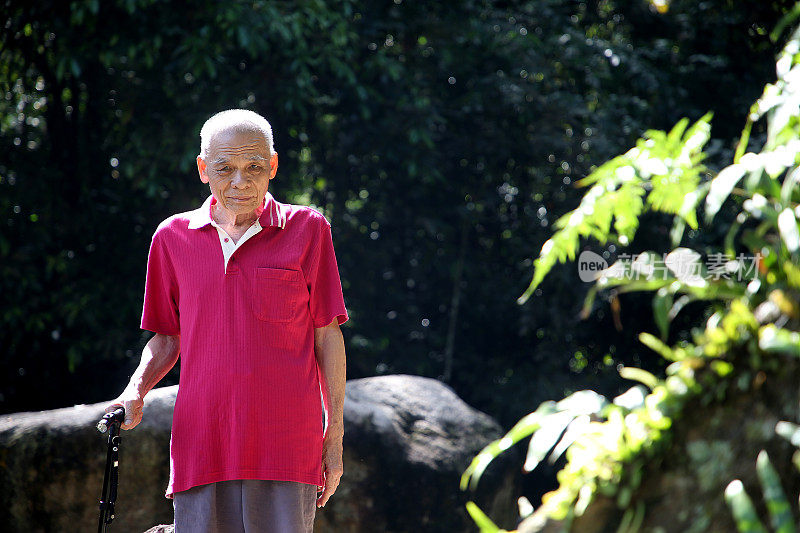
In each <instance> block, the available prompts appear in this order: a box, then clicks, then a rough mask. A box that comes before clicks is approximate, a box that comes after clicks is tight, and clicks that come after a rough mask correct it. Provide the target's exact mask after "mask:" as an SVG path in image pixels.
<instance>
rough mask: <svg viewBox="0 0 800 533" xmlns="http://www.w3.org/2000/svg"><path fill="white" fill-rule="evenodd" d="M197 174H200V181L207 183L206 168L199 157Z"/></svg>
mask: <svg viewBox="0 0 800 533" xmlns="http://www.w3.org/2000/svg"><path fill="white" fill-rule="evenodd" d="M197 173H198V174H200V181H202V182H203V183H208V166H207V165H206V162H205V161H204V160H203V158H202V157H201V156H199V155H198V156H197Z"/></svg>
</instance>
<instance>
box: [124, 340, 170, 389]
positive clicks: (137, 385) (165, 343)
mask: <svg viewBox="0 0 800 533" xmlns="http://www.w3.org/2000/svg"><path fill="white" fill-rule="evenodd" d="M180 346H181V338H180V336H178V335H162V334H160V333H156V334H155V335H154V336H153V338H151V339H150V340H149V341H148V342H147V345H146V346H145V347H144V350H142V360H141V362H140V363H139V366H138V367H137V368H136V371H135V372H134V373H133V376H131V379H130V382H129V383H128V386H127V387H126V389H125V391H126V392H127V393H134V394H136V395H138V396H139V397H140V398H144V397H145V395H146V394H147V393H148V392H150V390H151V389H152V388H153V387H155V386H156V384H157V383H158V382H159V381H161V378H163V377H164V376H166V375H167V373H168V372H169V371H170V370H171V369H172V367H173V366H175V363H176V362H177V361H178V354H179V353H180Z"/></svg>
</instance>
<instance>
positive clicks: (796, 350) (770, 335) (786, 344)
mask: <svg viewBox="0 0 800 533" xmlns="http://www.w3.org/2000/svg"><path fill="white" fill-rule="evenodd" d="M758 347H759V348H761V349H762V350H764V351H765V352H772V353H787V354H790V355H794V356H795V357H800V333H798V332H796V331H788V330H785V329H782V328H779V327H776V326H775V325H774V324H767V325H765V326H762V327H761V328H760V329H759V330H758Z"/></svg>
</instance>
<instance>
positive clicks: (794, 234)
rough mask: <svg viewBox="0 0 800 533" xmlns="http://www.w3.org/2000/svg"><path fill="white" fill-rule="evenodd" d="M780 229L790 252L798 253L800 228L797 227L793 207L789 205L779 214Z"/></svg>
mask: <svg viewBox="0 0 800 533" xmlns="http://www.w3.org/2000/svg"><path fill="white" fill-rule="evenodd" d="M778 231H780V234H781V239H782V240H783V243H784V244H785V245H786V249H787V250H789V253H792V254H794V253H796V252H797V250H798V249H800V230H798V228H797V219H796V218H795V216H794V210H792V209H791V208H788V207H787V208H786V209H784V210H783V211H781V214H780V215H778Z"/></svg>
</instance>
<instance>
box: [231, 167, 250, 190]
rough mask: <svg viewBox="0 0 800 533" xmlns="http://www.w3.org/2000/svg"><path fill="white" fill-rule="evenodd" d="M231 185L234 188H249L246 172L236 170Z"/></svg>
mask: <svg viewBox="0 0 800 533" xmlns="http://www.w3.org/2000/svg"><path fill="white" fill-rule="evenodd" d="M231 185H232V186H233V187H236V188H239V189H243V188H245V187H247V178H246V177H245V175H244V172H242V171H241V170H236V171H234V173H233V176H232V177H231Z"/></svg>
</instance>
